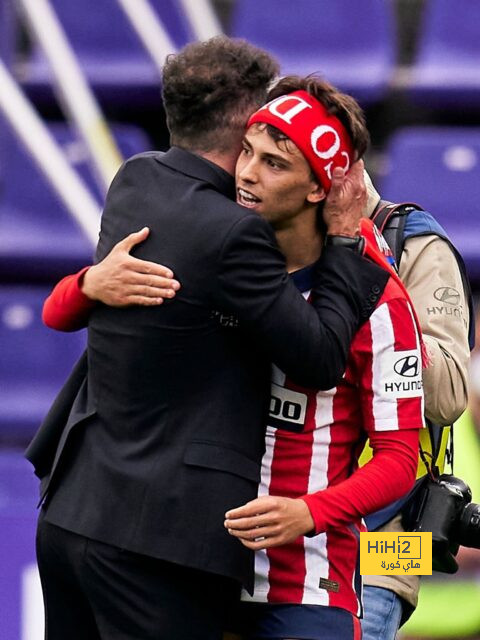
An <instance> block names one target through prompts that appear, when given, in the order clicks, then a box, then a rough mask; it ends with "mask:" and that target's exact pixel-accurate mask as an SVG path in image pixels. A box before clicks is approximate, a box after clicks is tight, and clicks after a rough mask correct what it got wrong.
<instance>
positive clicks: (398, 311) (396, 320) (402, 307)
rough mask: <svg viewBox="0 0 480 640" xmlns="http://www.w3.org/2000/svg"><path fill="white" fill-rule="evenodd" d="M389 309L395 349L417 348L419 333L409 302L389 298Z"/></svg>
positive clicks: (402, 299)
mask: <svg viewBox="0 0 480 640" xmlns="http://www.w3.org/2000/svg"><path fill="white" fill-rule="evenodd" d="M392 286H394V285H393V283H392ZM388 311H389V313H390V318H391V320H392V327H393V333H394V335H395V351H404V350H409V349H417V348H418V334H417V330H416V327H415V323H414V320H413V315H412V312H411V310H410V306H409V304H408V302H407V301H406V300H405V299H404V298H395V299H394V300H389V301H388ZM406 318H410V322H406V321H405V320H406Z"/></svg>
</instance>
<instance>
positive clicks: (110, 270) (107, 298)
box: [81, 227, 180, 307]
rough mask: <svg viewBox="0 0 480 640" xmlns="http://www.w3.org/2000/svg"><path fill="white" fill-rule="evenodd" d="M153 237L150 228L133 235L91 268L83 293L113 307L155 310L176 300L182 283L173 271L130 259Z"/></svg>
mask: <svg viewBox="0 0 480 640" xmlns="http://www.w3.org/2000/svg"><path fill="white" fill-rule="evenodd" d="M149 233H150V230H149V229H148V227H144V228H143V229H141V230H140V231H137V232H135V233H131V234H130V235H128V236H127V237H126V238H124V239H123V240H121V241H120V242H118V243H117V244H116V245H115V246H114V247H113V249H112V250H111V251H110V253H109V254H108V255H107V256H106V257H105V258H104V259H103V260H102V261H101V262H99V263H98V264H96V265H94V266H93V267H90V269H89V270H88V271H87V272H86V273H85V275H84V277H83V282H82V284H81V289H82V291H83V293H84V294H85V295H86V296H87V297H88V298H90V299H91V300H99V301H100V302H103V303H104V304H107V305H109V306H111V307H125V306H128V305H132V304H139V305H143V306H154V305H159V304H162V302H163V301H164V299H165V298H168V299H170V298H173V297H174V296H175V294H176V292H177V291H178V289H180V283H179V282H178V281H177V280H174V279H173V273H172V271H171V270H170V269H169V268H168V267H164V266H163V265H160V264H157V263H156V262H148V261H147V260H140V259H138V258H134V257H133V256H131V255H130V251H131V250H132V249H133V247H135V246H136V245H137V244H140V243H141V242H143V241H144V240H145V239H146V238H147V237H148V234H149Z"/></svg>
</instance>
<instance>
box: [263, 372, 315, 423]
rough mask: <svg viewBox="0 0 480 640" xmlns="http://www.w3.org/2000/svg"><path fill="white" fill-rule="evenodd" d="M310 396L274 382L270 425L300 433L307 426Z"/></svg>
mask: <svg viewBox="0 0 480 640" xmlns="http://www.w3.org/2000/svg"><path fill="white" fill-rule="evenodd" d="M307 401H308V397H307V395H306V394H305V393H299V392H298V391H292V389H285V387H282V386H280V385H278V384H275V383H272V387H271V396H270V410H269V421H268V423H269V425H270V426H272V427H277V428H278V429H286V430H287V431H295V432H296V433H300V432H301V431H303V428H304V426H305V415H306V412H307Z"/></svg>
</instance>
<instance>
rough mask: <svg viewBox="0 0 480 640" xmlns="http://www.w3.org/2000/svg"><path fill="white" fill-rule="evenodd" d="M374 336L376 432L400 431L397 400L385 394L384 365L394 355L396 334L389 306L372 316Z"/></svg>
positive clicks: (371, 323) (373, 366)
mask: <svg viewBox="0 0 480 640" xmlns="http://www.w3.org/2000/svg"><path fill="white" fill-rule="evenodd" d="M370 329H371V334H372V358H373V361H372V389H373V403H372V404H373V406H372V412H373V419H374V420H375V430H376V431H392V430H394V429H395V428H396V429H398V417H397V402H396V398H387V397H386V396H385V393H384V392H383V376H382V369H383V367H382V364H383V360H384V359H385V356H386V355H390V354H392V355H394V353H395V351H394V345H395V334H394V330H393V325H392V320H391V317H390V312H389V310H388V304H382V305H380V306H379V307H377V309H375V311H374V312H373V313H372V315H371V316H370Z"/></svg>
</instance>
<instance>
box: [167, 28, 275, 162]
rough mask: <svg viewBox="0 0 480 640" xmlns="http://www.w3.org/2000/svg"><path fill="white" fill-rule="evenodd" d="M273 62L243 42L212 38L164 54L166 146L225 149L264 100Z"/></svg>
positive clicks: (239, 134)
mask: <svg viewBox="0 0 480 640" xmlns="http://www.w3.org/2000/svg"><path fill="white" fill-rule="evenodd" d="M277 74H278V64H277V62H276V61H275V60H274V59H273V58H272V57H271V56H270V55H269V54H268V53H267V52H266V51H263V50H262V49H259V48H257V47H254V46H253V45H251V44H249V43H248V42H246V41H245V40H239V39H232V38H228V37H226V36H217V37H215V38H211V39H210V40H207V41H205V42H196V43H192V44H189V45H187V46H186V47H185V48H184V49H182V51H180V53H178V54H172V55H170V56H168V58H167V61H166V64H165V66H164V68H163V92H162V93H163V101H164V106H165V112H166V116H167V126H168V128H169V131H170V142H171V144H174V145H176V146H179V147H183V148H186V149H190V150H192V151H204V152H207V151H212V150H215V151H217V152H224V151H228V150H229V149H230V148H231V146H232V139H233V137H234V136H238V137H241V135H242V133H243V131H244V129H245V126H246V120H247V118H248V115H249V113H252V112H253V111H255V110H256V109H258V107H260V106H261V105H262V104H263V103H264V102H265V100H266V94H267V90H268V86H269V84H270V83H271V81H272V80H273V78H274V77H275V76H276V75H277Z"/></svg>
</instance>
